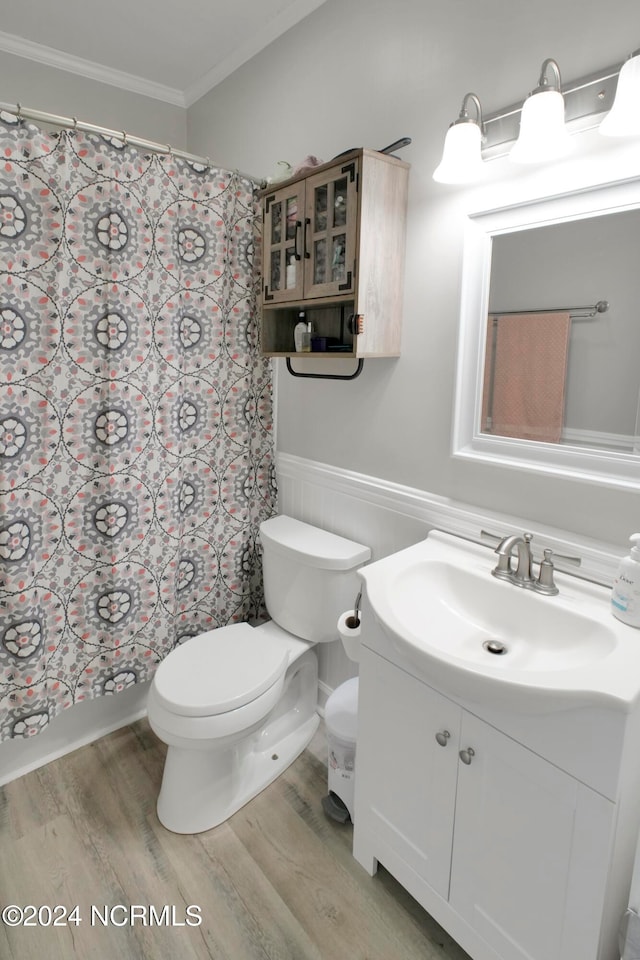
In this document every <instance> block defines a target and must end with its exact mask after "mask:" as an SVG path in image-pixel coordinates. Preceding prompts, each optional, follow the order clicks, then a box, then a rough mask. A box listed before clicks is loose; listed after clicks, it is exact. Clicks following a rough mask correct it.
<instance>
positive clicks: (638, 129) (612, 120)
mask: <svg viewBox="0 0 640 960" xmlns="http://www.w3.org/2000/svg"><path fill="white" fill-rule="evenodd" d="M600 133H602V134H604V136H605V137H638V136H640V56H637V57H632V58H631V59H630V60H627V61H626V62H625V63H624V64H623V65H622V69H621V70H620V75H619V76H618V86H617V88H616V97H615V100H614V101H613V106H612V107H611V110H610V111H609V113H608V114H607V115H606V117H605V118H604V119H603V121H602V123H601V124H600Z"/></svg>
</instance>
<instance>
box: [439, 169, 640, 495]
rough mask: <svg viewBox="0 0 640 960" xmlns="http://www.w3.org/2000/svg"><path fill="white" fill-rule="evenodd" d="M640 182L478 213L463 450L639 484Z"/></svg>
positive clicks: (469, 234)
mask: <svg viewBox="0 0 640 960" xmlns="http://www.w3.org/2000/svg"><path fill="white" fill-rule="evenodd" d="M639 396H640V180H632V181H624V182H621V183H618V184H613V185H607V186H605V187H599V188H595V189H592V190H588V191H581V192H579V193H575V194H564V195H561V196H556V197H551V198H545V199H544V200H538V201H535V202H529V203H525V204H521V205H517V206H511V207H506V208H502V209H497V210H491V211H483V212H481V213H477V214H472V215H471V216H470V217H469V219H468V224H467V230H466V235H465V246H464V263H463V282H462V303H461V330H460V347H459V358H458V381H457V391H456V409H455V421H454V435H453V453H454V455H456V456H462V457H470V458H475V459H482V460H488V461H492V462H500V463H502V464H504V465H508V466H512V467H517V468H519V469H534V470H538V471H543V472H547V473H557V474H563V475H571V476H574V477H581V478H582V479H587V480H590V481H593V482H600V483H606V484H610V485H614V486H625V487H627V486H632V485H633V486H637V484H638V483H639V482H640V438H639V437H638V433H639V429H640V428H639V426H638V420H639V406H638V404H639Z"/></svg>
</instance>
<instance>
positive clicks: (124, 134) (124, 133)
mask: <svg viewBox="0 0 640 960" xmlns="http://www.w3.org/2000/svg"><path fill="white" fill-rule="evenodd" d="M122 142H123V143H124V145H125V147H126V146H127V131H126V130H123V131H122Z"/></svg>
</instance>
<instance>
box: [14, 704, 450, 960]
mask: <svg viewBox="0 0 640 960" xmlns="http://www.w3.org/2000/svg"><path fill="white" fill-rule="evenodd" d="M321 730H322V727H321ZM164 751H165V748H164V745H162V744H160V743H159V742H158V740H157V739H156V737H155V736H154V734H153V733H152V732H151V731H150V729H149V727H148V725H147V723H146V721H144V720H142V721H140V722H138V723H136V724H134V725H133V726H130V727H125V728H124V729H122V730H119V731H117V732H116V733H113V734H111V735H110V736H107V737H104V738H103V739H102V740H100V741H98V742H97V743H94V744H91V745H90V746H87V747H83V748H82V749H80V750H77V751H76V752H75V753H72V754H69V755H68V756H66V757H63V758H62V759H60V760H57V761H55V762H53V763H50V764H49V765H48V766H46V767H43V768H41V769H40V770H36V771H35V772H33V773H30V774H28V775H27V776H25V777H22V778H21V779H20V780H16V781H14V782H13V783H11V784H9V785H7V786H6V787H4V788H0V908H1V907H6V906H7V905H10V904H16V905H19V906H22V907H24V906H26V905H28V904H31V905H34V906H40V905H43V906H44V907H45V908H46V907H50V908H54V907H55V906H56V905H58V904H59V905H60V906H61V908H65V909H66V910H71V909H72V908H73V907H74V906H75V905H76V904H77V905H78V907H79V909H78V911H77V913H76V914H75V917H76V918H77V919H79V920H80V922H79V923H78V924H74V923H73V922H72V923H68V925H67V926H53V925H49V926H47V925H42V926H33V927H31V926H30V927H23V926H17V927H11V926H7V924H6V923H2V922H0V957H1V958H2V960H70V958H75V957H78V958H82V960H195V958H198V960H200V958H202V960H209V958H210V960H414V958H415V960H418V958H419V960H436V958H438V960H468V957H467V954H466V953H464V952H463V951H462V950H461V949H460V948H459V947H458V946H457V945H456V944H455V943H453V941H452V940H451V939H450V938H449V937H448V936H447V934H446V933H444V931H443V930H442V929H441V928H440V927H439V926H438V925H437V924H436V923H435V922H434V921H433V920H432V919H431V918H430V917H429V916H428V914H427V913H425V911H424V910H422V908H421V907H420V906H419V905H418V904H417V903H416V902H415V901H414V900H412V899H411V897H410V896H409V895H408V894H407V893H405V891H404V890H403V889H402V888H401V887H400V886H399V884H397V883H396V881H395V880H394V879H393V878H392V877H391V875H390V874H388V873H386V872H385V871H384V870H383V869H382V868H380V870H379V871H378V874H377V876H376V877H373V878H371V877H369V876H368V875H367V874H366V872H365V871H364V870H363V869H362V868H361V867H360V866H359V865H358V864H357V863H356V861H355V860H354V859H353V858H352V856H351V833H352V828H351V826H350V825H346V826H345V825H341V824H337V823H334V822H333V821H330V820H327V818H326V817H325V815H324V813H323V811H322V806H321V799H322V797H323V796H324V795H325V794H326V792H327V781H326V762H325V757H326V748H325V746H324V736H323V735H322V734H321V733H319V734H318V735H317V736H316V738H315V740H314V742H313V743H312V744H311V746H310V748H309V749H308V750H306V751H305V752H304V753H303V754H302V756H301V757H299V759H298V760H297V761H296V762H295V763H294V764H293V765H292V766H291V767H290V768H289V769H288V770H287V771H286V772H285V773H284V774H283V775H282V776H281V777H280V778H279V779H278V780H277V781H276V782H275V783H273V784H272V785H271V786H270V787H268V788H267V789H266V790H265V791H263V793H262V794H260V796H258V797H256V799H255V800H253V801H251V803H249V804H247V806H245V807H244V809H242V810H241V811H239V812H238V813H237V814H236V815H235V816H233V817H232V818H231V819H230V820H228V821H227V822H226V823H224V824H222V825H221V826H220V827H217V828H215V829H214V830H210V831H208V832H207V833H203V834H199V835H197V836H177V835H176V834H172V833H170V832H168V831H167V830H165V829H164V828H163V827H162V826H161V825H160V823H159V822H158V819H157V817H156V812H155V800H156V796H157V793H158V788H159V784H160V779H161V774H162V764H163V760H164ZM190 905H195V906H198V907H199V908H200V914H201V917H202V923H201V924H200V925H199V926H189V925H188V923H187V922H186V921H187V913H186V908H187V907H188V906H190ZM92 906H93V907H97V908H99V912H100V916H97V915H96V914H94V917H93V923H92V915H91V908H92ZM151 906H153V907H154V908H155V912H156V913H155V918H157V919H158V920H160V921H161V924H162V925H158V923H157V922H154V923H152V924H151V923H150V921H151V920H154V919H155V918H154V917H153V915H152V914H151V912H150V910H149V908H150V907H151ZM165 906H168V907H169V908H171V907H175V910H173V911H171V910H170V909H169V910H167V911H164V913H163V908H164V907H165ZM133 907H135V908H136V909H135V910H133V909H132V908H133ZM105 908H106V912H105ZM138 908H140V909H138ZM101 917H104V918H106V919H108V920H109V923H108V925H107V926H103V921H102V919H100V918H101ZM8 919H11V917H9V918H8ZM34 919H36V918H34ZM56 919H57V920H58V921H60V920H62V919H63V914H62V910H59V911H58V912H57V913H56V912H54V913H53V915H50V914H49V912H48V911H47V910H46V909H45V910H44V911H40V920H41V922H42V923H43V924H47V923H49V921H51V923H52V924H53V921H54V920H56ZM190 919H191V918H190ZM165 923H169V925H164V924H165ZM172 923H175V925H171V924H172ZM180 924H182V925H180Z"/></svg>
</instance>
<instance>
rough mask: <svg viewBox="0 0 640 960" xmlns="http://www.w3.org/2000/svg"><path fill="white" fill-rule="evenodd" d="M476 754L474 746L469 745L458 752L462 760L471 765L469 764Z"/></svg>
mask: <svg viewBox="0 0 640 960" xmlns="http://www.w3.org/2000/svg"><path fill="white" fill-rule="evenodd" d="M475 755H476V752H475V750H474V749H473V747H467V749H466V750H461V751H460V753H459V754H458V756H459V757H460V759H461V760H462V762H463V763H466V764H467V766H469V764H470V763H471V761H472V760H473V758H474V757H475Z"/></svg>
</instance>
